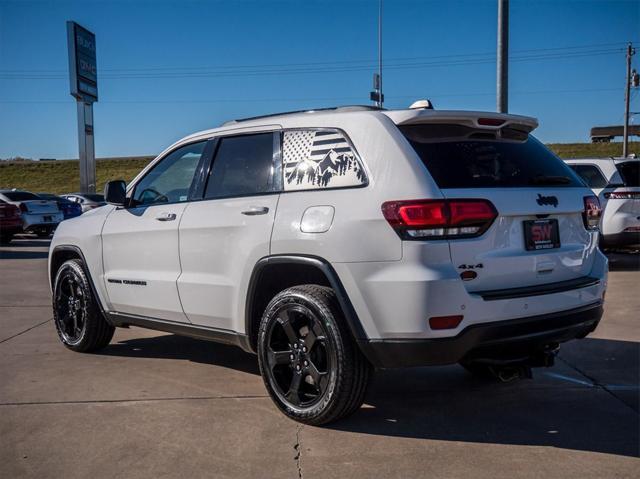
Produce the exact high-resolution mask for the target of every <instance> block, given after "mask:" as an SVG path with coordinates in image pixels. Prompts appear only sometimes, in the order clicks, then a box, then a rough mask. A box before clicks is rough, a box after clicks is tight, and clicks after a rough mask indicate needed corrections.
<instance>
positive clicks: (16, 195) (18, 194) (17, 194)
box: [2, 191, 40, 201]
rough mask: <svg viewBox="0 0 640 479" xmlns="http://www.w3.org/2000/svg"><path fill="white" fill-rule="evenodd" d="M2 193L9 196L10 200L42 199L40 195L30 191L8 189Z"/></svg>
mask: <svg viewBox="0 0 640 479" xmlns="http://www.w3.org/2000/svg"><path fill="white" fill-rule="evenodd" d="M2 194H3V195H4V196H6V197H7V198H9V201H29V200H39V199H40V197H38V196H36V195H34V194H33V193H29V192H28V191H6V192H4V193H2Z"/></svg>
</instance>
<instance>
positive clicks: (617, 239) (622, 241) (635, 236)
mask: <svg viewBox="0 0 640 479" xmlns="http://www.w3.org/2000/svg"><path fill="white" fill-rule="evenodd" d="M634 245H640V231H623V232H621V233H615V234H610V235H602V246H604V247H609V248H615V247H619V246H634Z"/></svg>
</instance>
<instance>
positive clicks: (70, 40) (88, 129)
mask: <svg viewBox="0 0 640 479" xmlns="http://www.w3.org/2000/svg"><path fill="white" fill-rule="evenodd" d="M67 45H68V48H69V80H70V82H71V96H73V97H74V98H75V99H76V101H77V103H78V144H79V150H80V151H79V153H80V191H81V192H82V193H95V191H96V157H95V150H94V143H93V103H94V102H96V101H98V68H97V63H96V36H95V35H94V34H93V33H91V32H90V31H89V30H87V29H86V28H83V27H81V26H80V25H78V24H77V23H76V22H71V21H69V22H67Z"/></svg>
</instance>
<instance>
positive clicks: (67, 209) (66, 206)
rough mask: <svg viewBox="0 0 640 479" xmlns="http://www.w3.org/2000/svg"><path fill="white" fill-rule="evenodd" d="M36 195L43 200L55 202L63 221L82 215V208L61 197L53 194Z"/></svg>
mask: <svg viewBox="0 0 640 479" xmlns="http://www.w3.org/2000/svg"><path fill="white" fill-rule="evenodd" d="M37 195H38V196H39V197H40V198H42V199H43V200H50V201H55V202H56V203H57V204H58V209H59V210H60V211H62V214H63V215H64V219H65V220H68V219H69V218H75V217H76V216H80V215H81V214H82V206H80V205H79V204H78V203H74V202H73V201H71V200H68V199H66V198H63V197H62V196H58V195H54V194H53V193H37Z"/></svg>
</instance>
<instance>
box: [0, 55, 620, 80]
mask: <svg viewBox="0 0 640 479" xmlns="http://www.w3.org/2000/svg"><path fill="white" fill-rule="evenodd" d="M619 51H622V49H600V50H591V51H580V52H566V53H547V54H532V55H520V56H515V55H514V56H512V57H511V58H510V61H511V62H528V61H539V60H555V59H567V58H581V57H586V56H588V57H593V56H602V55H609V54H611V53H617V52H619ZM494 61H495V55H493V56H492V57H488V58H475V59H473V58H472V59H468V60H464V59H460V60H448V61H435V62H404V63H400V62H398V61H395V62H390V63H387V66H386V68H387V69H391V70H412V69H422V68H434V67H444V66H463V65H482V64H489V63H493V62H494ZM370 68H371V66H370V65H362V66H359V65H353V66H343V67H338V66H336V67H322V68H321V67H314V68H283V69H254V70H244V71H224V70H217V71H203V72H158V73H129V74H109V73H106V74H102V75H100V76H99V77H100V78H101V79H103V80H113V79H118V80H120V79H160V78H168V79H174V78H212V77H220V78H228V77H238V76H244V77H251V76H262V75H295V74H326V73H344V72H356V71H363V70H369V69H370ZM0 79H5V80H62V79H64V80H66V79H67V77H66V75H62V74H60V75H58V74H41V75H36V74H9V73H0Z"/></svg>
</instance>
